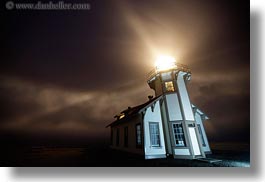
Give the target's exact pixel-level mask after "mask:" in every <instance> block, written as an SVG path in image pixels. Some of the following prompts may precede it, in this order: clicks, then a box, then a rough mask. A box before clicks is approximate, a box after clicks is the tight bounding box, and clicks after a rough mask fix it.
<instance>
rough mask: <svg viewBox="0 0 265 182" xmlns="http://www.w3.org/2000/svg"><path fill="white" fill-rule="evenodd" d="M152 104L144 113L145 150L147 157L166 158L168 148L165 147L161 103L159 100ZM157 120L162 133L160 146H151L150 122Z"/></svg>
mask: <svg viewBox="0 0 265 182" xmlns="http://www.w3.org/2000/svg"><path fill="white" fill-rule="evenodd" d="M153 106H154V107H153V109H152V108H151V107H152V106H149V107H148V108H147V109H146V112H145V115H144V133H145V135H144V145H145V146H144V151H145V158H146V159H152V158H165V157H166V149H165V140H164V132H163V126H162V119H161V111H160V103H159V101H158V102H156V103H155V104H154V105H153ZM152 122H157V123H158V124H159V125H158V126H159V134H160V146H159V147H152V146H151V137H150V131H149V123H152Z"/></svg>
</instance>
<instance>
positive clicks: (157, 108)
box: [107, 56, 211, 159]
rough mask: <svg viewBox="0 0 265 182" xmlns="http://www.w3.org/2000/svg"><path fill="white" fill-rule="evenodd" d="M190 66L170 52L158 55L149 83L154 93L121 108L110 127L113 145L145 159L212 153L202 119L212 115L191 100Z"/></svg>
mask: <svg viewBox="0 0 265 182" xmlns="http://www.w3.org/2000/svg"><path fill="white" fill-rule="evenodd" d="M190 80H191V70H190V69H189V68H188V67H187V66H185V65H183V64H180V63H177V62H176V60H175V59H174V58H173V57H171V56H159V57H158V58H157V60H156V62H155V67H154V68H153V70H151V72H150V73H149V74H148V77H147V83H148V85H149V87H150V88H151V89H153V90H154V93H155V97H148V98H149V100H148V101H147V102H146V103H144V104H141V105H138V106H135V107H128V109H126V110H124V111H122V112H120V113H119V114H118V115H116V116H115V118H116V121H114V122H112V123H111V124H109V125H108V126H107V127H110V128H111V147H112V148H114V149H120V150H124V151H127V152H133V153H138V154H141V155H144V156H145V159H153V158H166V157H173V158H175V159H196V158H205V157H206V154H209V153H211V149H210V146H209V143H208V139H207V135H206V131H205V129H204V125H203V123H204V122H205V120H207V119H209V118H208V117H207V116H206V114H204V113H203V112H202V111H201V110H200V109H199V108H197V107H196V106H195V105H194V104H192V103H191V101H190V97H189V92H188V90H187V84H188V83H189V81H190Z"/></svg>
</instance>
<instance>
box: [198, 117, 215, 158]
mask: <svg viewBox="0 0 265 182" xmlns="http://www.w3.org/2000/svg"><path fill="white" fill-rule="evenodd" d="M195 120H196V123H197V124H198V125H200V127H201V131H202V136H203V140H204V143H205V146H202V148H203V151H204V152H205V153H211V149H210V146H209V142H208V139H207V135H206V132H205V129H204V126H203V122H202V117H201V115H200V114H199V113H198V112H196V113H195Z"/></svg>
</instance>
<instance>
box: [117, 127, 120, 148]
mask: <svg viewBox="0 0 265 182" xmlns="http://www.w3.org/2000/svg"><path fill="white" fill-rule="evenodd" d="M119 144H120V129H119V128H117V132H116V146H119Z"/></svg>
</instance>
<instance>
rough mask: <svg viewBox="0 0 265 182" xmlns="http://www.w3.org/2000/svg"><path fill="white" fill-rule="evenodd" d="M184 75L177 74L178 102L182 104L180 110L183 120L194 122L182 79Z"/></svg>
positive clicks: (182, 73) (181, 73)
mask: <svg viewBox="0 0 265 182" xmlns="http://www.w3.org/2000/svg"><path fill="white" fill-rule="evenodd" d="M185 74H186V73H184V72H180V73H178V78H177V85H178V90H179V95H180V100H181V103H182V108H183V111H184V116H185V119H186V120H189V121H194V115H193V111H192V107H191V103H190V99H189V95H188V92H187V88H186V84H185V81H184V78H183V76H184V75H185Z"/></svg>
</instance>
